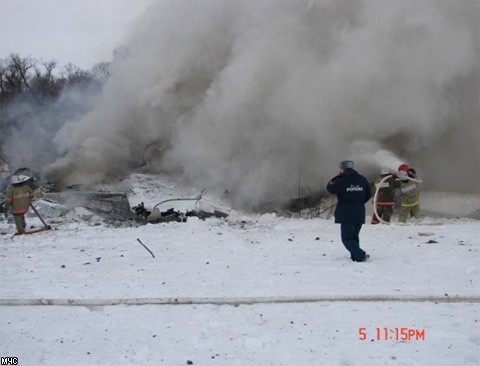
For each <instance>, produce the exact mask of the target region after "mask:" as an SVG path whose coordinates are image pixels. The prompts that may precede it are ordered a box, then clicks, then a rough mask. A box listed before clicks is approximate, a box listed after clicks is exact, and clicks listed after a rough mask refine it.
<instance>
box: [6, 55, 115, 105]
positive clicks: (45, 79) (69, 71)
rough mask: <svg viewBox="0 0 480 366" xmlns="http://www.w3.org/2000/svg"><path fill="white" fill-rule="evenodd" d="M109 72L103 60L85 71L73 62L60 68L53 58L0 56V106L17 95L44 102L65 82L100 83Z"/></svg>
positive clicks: (73, 83) (60, 89) (69, 83)
mask: <svg viewBox="0 0 480 366" xmlns="http://www.w3.org/2000/svg"><path fill="white" fill-rule="evenodd" d="M109 76H110V70H109V64H108V63H106V62H104V63H99V64H97V65H95V66H94V67H93V68H92V70H90V71H85V70H82V69H80V68H79V67H77V66H75V65H73V64H68V65H66V66H63V67H61V68H60V67H59V66H58V64H57V62H55V61H47V62H45V61H38V60H36V59H33V58H30V57H21V56H20V55H18V54H11V55H10V56H8V57H7V58H6V59H0V108H1V107H2V106H4V105H5V104H8V103H9V102H11V101H12V100H13V99H17V98H19V97H24V98H33V99H34V100H35V101H36V102H38V103H44V102H45V101H46V100H48V99H51V98H56V97H58V96H59V95H60V94H61V92H62V90H63V89H64V88H65V87H67V86H73V85H77V84H84V85H87V84H92V83H103V82H105V81H106V80H107V79H108V77H109Z"/></svg>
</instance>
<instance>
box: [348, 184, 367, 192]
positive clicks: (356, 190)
mask: <svg viewBox="0 0 480 366" xmlns="http://www.w3.org/2000/svg"><path fill="white" fill-rule="evenodd" d="M352 191H353V192H358V191H360V192H361V191H363V188H362V187H360V186H352V185H351V186H350V187H347V192H352Z"/></svg>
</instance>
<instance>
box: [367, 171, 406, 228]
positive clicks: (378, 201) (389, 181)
mask: <svg viewBox="0 0 480 366" xmlns="http://www.w3.org/2000/svg"><path fill="white" fill-rule="evenodd" d="M388 176H390V177H389V178H387V177H388ZM396 188H400V180H399V179H398V178H397V176H396V175H395V174H391V173H390V171H389V170H388V168H382V169H381V170H380V177H379V178H378V179H377V180H376V181H375V192H376V197H375V202H374V204H375V211H376V213H377V214H378V217H377V215H376V214H375V212H374V213H373V216H372V222H371V223H372V225H375V224H379V223H380V220H379V218H380V219H381V220H382V221H384V222H387V223H389V222H390V219H391V218H392V214H393V206H394V205H395V189H396Z"/></svg>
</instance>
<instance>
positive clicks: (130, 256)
mask: <svg viewBox="0 0 480 366" xmlns="http://www.w3.org/2000/svg"><path fill="white" fill-rule="evenodd" d="M124 184H125V185H127V186H128V187H127V189H128V192H129V199H130V203H131V205H132V206H133V205H136V204H138V203H140V202H141V201H145V203H146V204H147V203H156V202H158V201H161V200H163V199H167V198H169V197H175V196H177V197H179V196H180V197H181V196H186V197H192V196H195V194H198V192H196V191H194V190H188V189H183V188H177V187H172V186H171V185H169V184H167V183H165V182H163V183H162V182H160V183H158V182H157V183H155V180H154V179H153V178H152V177H144V176H136V177H133V178H131V180H130V181H127V182H125V183H124ZM162 184H163V185H162ZM205 202H206V204H207V205H208V204H209V202H208V198H206V199H205ZM210 205H215V202H214V201H211V202H210ZM164 208H168V204H167V206H166V207H164ZM229 213H230V215H229V217H228V218H227V219H217V218H210V219H207V220H205V221H202V220H199V219H197V218H194V217H190V218H188V220H187V222H186V223H164V224H148V225H144V226H134V225H132V226H126V225H125V226H120V227H113V226H111V225H106V224H104V223H100V224H98V223H97V224H95V223H87V222H84V221H81V220H75V219H73V218H69V219H67V218H57V219H50V220H48V219H47V221H49V224H51V226H52V227H53V230H50V231H45V232H41V233H38V234H34V235H29V236H17V237H13V238H12V235H11V234H12V233H13V232H14V231H15V228H14V225H13V224H12V223H7V222H6V221H0V232H2V233H8V234H4V235H1V236H0V240H1V245H0V268H1V278H2V286H1V287H0V302H1V305H2V306H0V329H1V330H0V356H2V357H7V356H8V357H18V364H19V365H125V364H135V365H187V364H193V365H453V364H456V365H479V364H480V303H479V301H480V286H479V280H480V265H479V263H480V260H479V259H480V258H479V257H480V255H479V249H480V240H479V239H478V238H479V237H480V225H479V222H478V221H474V220H467V219H456V220H452V219H449V220H447V219H431V218H423V219H422V220H421V221H420V222H418V223H415V224H411V225H398V224H393V225H390V226H384V225H375V226H372V225H369V224H366V225H365V226H364V227H363V229H362V232H361V241H362V247H363V248H364V249H365V250H366V251H367V252H368V253H369V254H370V255H371V260H370V261H369V262H366V263H353V262H351V261H350V258H349V254H348V253H347V251H346V250H345V249H344V248H343V245H342V244H341V242H340V240H339V239H340V233H339V226H338V225H336V224H334V223H333V218H332V219H331V220H325V219H320V218H319V219H311V220H304V219H291V218H289V219H287V218H281V217H277V216H275V215H273V214H268V215H250V214H245V213H242V212H237V211H229ZM27 221H28V223H29V224H33V225H34V226H41V224H40V222H39V221H38V220H37V219H36V218H34V217H28V218H27ZM137 239H139V240H140V241H141V242H142V243H143V244H144V245H146V246H147V247H148V248H149V249H150V250H151V252H152V253H153V254H154V256H155V257H153V256H152V255H151V254H150V253H149V252H148V251H147V250H146V249H145V248H144V247H143V246H142V245H141V244H140V242H139V241H138V240H137ZM47 304H49V305H47ZM377 328H379V329H378V330H377ZM384 328H387V331H385V330H384Z"/></svg>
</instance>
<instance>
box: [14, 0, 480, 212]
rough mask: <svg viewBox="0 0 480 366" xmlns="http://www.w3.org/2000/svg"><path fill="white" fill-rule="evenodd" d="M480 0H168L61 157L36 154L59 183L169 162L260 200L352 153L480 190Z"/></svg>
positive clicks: (159, 168) (134, 34)
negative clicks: (43, 157)
mask: <svg viewBox="0 0 480 366" xmlns="http://www.w3.org/2000/svg"><path fill="white" fill-rule="evenodd" d="M479 7H480V4H479V3H478V2H434V1H432V2H384V3H382V2H372V1H358V2H338V1H318V2H317V1H313V2H312V1H300V2H278V1H267V0H265V1H261V2H255V3H251V2H243V1H228V2H218V1H215V2H214V1H212V2H210V1H202V2H173V1H172V2H160V3H154V4H152V6H151V8H150V9H149V11H148V12H147V13H146V14H145V15H144V17H143V18H142V19H140V21H139V22H138V24H137V25H136V27H135V28H134V29H133V30H132V31H131V33H130V36H129V39H128V41H127V44H128V52H126V53H125V55H124V58H123V59H122V60H118V62H117V63H115V64H114V65H112V75H111V77H110V79H109V80H108V81H107V83H106V84H105V85H104V88H103V90H102V94H101V95H100V96H99V97H98V98H97V100H96V102H95V103H91V104H90V105H89V106H90V108H89V109H88V110H89V112H88V113H83V114H81V115H77V116H75V117H74V118H70V119H69V120H68V121H65V123H63V125H61V126H60V127H58V126H57V127H58V129H57V130H56V131H54V132H55V133H54V135H55V137H54V139H53V145H50V143H49V147H51V146H53V147H54V148H55V151H56V154H57V156H56V158H55V160H51V161H50V163H49V164H40V165H37V161H36V160H35V159H36V158H37V156H41V154H26V156H28V157H29V159H30V160H31V161H28V162H24V164H25V165H27V166H39V168H41V170H42V175H43V176H44V177H46V178H47V179H51V180H53V181H55V182H57V183H58V184H59V185H61V186H67V185H71V184H78V183H83V184H90V183H99V182H108V181H118V180H119V179H121V178H123V177H125V176H128V175H129V174H131V173H132V172H138V171H140V172H148V173H157V172H162V173H167V174H171V175H173V176H176V177H179V179H182V180H185V181H187V182H189V183H190V184H192V185H193V186H195V187H197V188H198V189H202V188H207V190H208V191H209V192H215V193H218V194H221V192H224V191H228V192H229V194H230V199H231V201H232V202H233V204H234V206H235V207H242V208H247V209H253V208H256V207H258V205H259V204H262V203H264V202H271V201H278V200H286V199H287V200H288V198H294V197H298V196H299V195H300V196H307V195H310V194H311V193H316V191H317V190H318V189H319V188H318V187H323V186H324V182H326V181H328V179H329V178H331V176H332V175H334V172H335V170H336V163H337V161H339V160H342V159H344V158H352V159H354V160H355V161H356V163H357V166H358V169H359V171H361V172H364V173H365V174H367V175H376V174H377V173H378V170H379V169H380V168H381V167H382V166H387V167H389V168H390V169H392V170H394V169H396V167H397V166H398V164H399V163H400V162H405V161H407V162H410V163H412V164H413V165H414V166H415V167H416V168H417V169H418V170H419V173H420V174H421V176H422V177H425V184H424V187H423V188H424V189H425V190H435V191H456V192H470V193H472V192H473V193H478V189H479V182H480V164H478V156H479V154H480V151H479V149H480V147H479V144H478V135H479V133H480V130H479V129H480V126H479V125H478V120H479V119H480V111H479V108H478V99H479V97H480V91H479V84H480V80H479V78H480V76H479V73H478V69H479V54H480V52H479V50H480V42H479V37H480V36H479V35H478V22H479V11H478V10H479ZM178 19H182V24H184V25H185V26H182V27H179V26H178ZM12 137H13V138H14V139H19V138H20V136H12ZM11 146H15V144H12V145H11ZM15 154H17V152H16V151H12V150H9V151H7V152H6V155H7V156H13V155H15ZM465 156H474V161H473V162H471V161H469V160H468V159H465ZM447 161H448V162H450V161H451V162H454V163H452V164H447V163H446V162H447ZM466 171H468V172H469V174H465V172H466ZM460 176H461V177H462V179H458V177H460Z"/></svg>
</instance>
